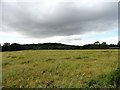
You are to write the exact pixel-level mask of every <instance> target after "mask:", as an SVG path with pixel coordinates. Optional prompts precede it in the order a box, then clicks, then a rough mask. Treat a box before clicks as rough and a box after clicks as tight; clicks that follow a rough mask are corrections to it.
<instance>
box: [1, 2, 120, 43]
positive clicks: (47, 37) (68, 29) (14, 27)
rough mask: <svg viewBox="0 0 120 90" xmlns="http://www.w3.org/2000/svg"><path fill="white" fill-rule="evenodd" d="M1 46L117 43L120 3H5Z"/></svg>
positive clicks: (3, 3) (2, 15)
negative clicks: (14, 44) (8, 44)
mask: <svg viewBox="0 0 120 90" xmlns="http://www.w3.org/2000/svg"><path fill="white" fill-rule="evenodd" d="M0 12H1V13H0V17H1V20H0V21H1V22H0V28H1V30H0V43H2V44H3V43H5V42H10V43H15V42H16V43H20V44H23V43H45V42H58V43H64V44H72V45H84V44H89V43H93V42H95V41H100V42H107V43H108V44H110V43H112V44H116V43H117V42H118V0H104V1H102V0H92V1H90V0H66V1H65V0H2V2H1V7H0Z"/></svg>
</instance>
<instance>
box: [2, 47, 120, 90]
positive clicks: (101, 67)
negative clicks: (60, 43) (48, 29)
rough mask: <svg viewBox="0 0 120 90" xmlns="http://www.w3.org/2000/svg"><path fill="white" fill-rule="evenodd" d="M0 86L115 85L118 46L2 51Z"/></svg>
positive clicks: (77, 86)
mask: <svg viewBox="0 0 120 90" xmlns="http://www.w3.org/2000/svg"><path fill="white" fill-rule="evenodd" d="M2 54H3V61H2V65H3V87H17V88H23V87H24V88H35V87H36V88H104V87H110V88H115V87H118V86H119V83H120V82H119V80H120V77H119V76H120V73H119V71H118V70H116V68H117V66H118V65H117V63H118V50H117V49H116V50H115V49H112V50H110V49H108V50H107V49H106V50H25V51H14V52H3V53H2Z"/></svg>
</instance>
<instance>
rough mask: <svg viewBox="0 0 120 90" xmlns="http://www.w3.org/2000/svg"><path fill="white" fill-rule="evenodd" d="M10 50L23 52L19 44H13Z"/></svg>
mask: <svg viewBox="0 0 120 90" xmlns="http://www.w3.org/2000/svg"><path fill="white" fill-rule="evenodd" d="M10 49H11V51H16V50H21V45H20V44H18V43H12V44H11V45H10Z"/></svg>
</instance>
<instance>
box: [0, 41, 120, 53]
mask: <svg viewBox="0 0 120 90" xmlns="http://www.w3.org/2000/svg"><path fill="white" fill-rule="evenodd" d="M118 47H120V41H119V42H118V44H116V45H115V44H109V45H108V44H106V42H102V43H101V44H100V42H99V41H96V42H94V43H93V44H86V45H83V46H76V45H66V44H61V43H43V44H18V43H12V44H10V43H4V45H3V46H1V50H2V51H18V50H49V49H59V50H78V49H117V48H118Z"/></svg>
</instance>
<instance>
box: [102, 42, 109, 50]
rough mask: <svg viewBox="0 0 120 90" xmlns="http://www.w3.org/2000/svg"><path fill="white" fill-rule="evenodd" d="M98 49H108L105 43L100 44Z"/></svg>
mask: <svg viewBox="0 0 120 90" xmlns="http://www.w3.org/2000/svg"><path fill="white" fill-rule="evenodd" d="M100 48H101V49H106V48H108V46H107V44H106V42H102V44H100Z"/></svg>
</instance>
